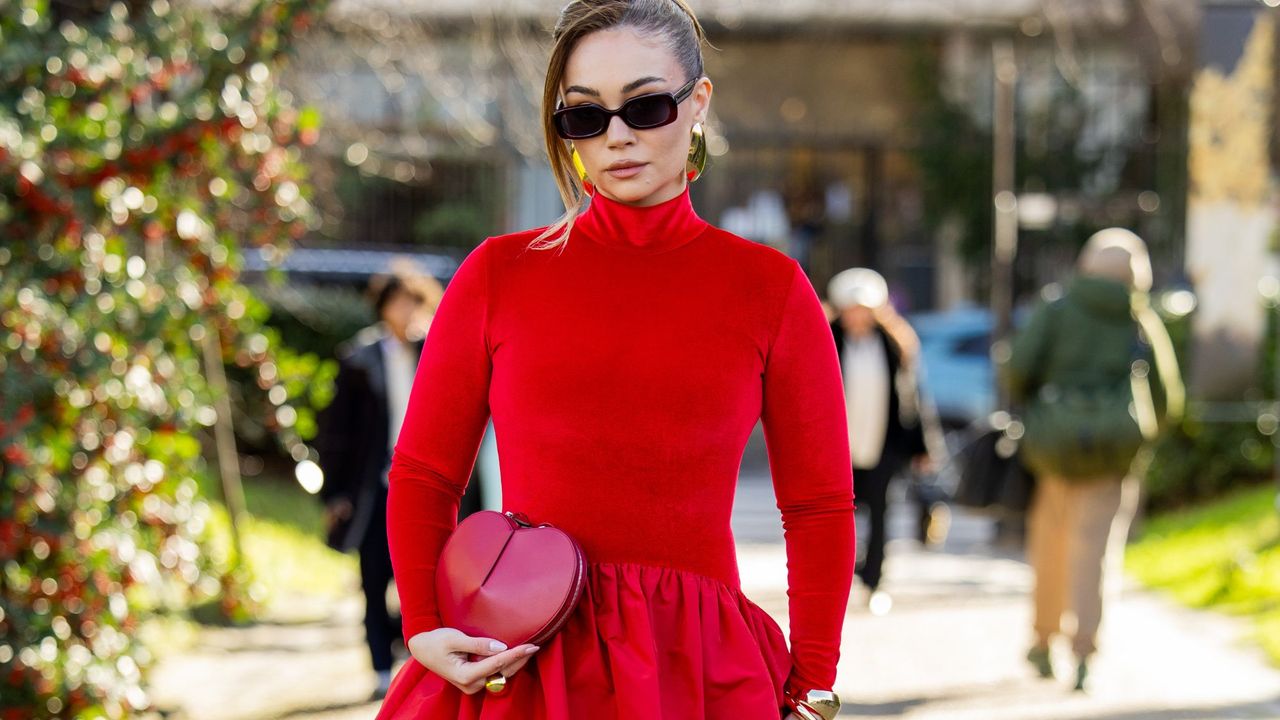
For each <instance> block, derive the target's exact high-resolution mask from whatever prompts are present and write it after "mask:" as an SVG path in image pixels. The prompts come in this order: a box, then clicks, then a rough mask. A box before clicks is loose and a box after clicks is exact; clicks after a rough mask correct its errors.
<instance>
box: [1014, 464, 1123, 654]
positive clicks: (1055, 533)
mask: <svg viewBox="0 0 1280 720" xmlns="http://www.w3.org/2000/svg"><path fill="white" fill-rule="evenodd" d="M1036 480H1037V482H1036V491H1035V498H1034V500H1033V501H1032V506H1031V514H1030V516H1029V517H1028V519H1027V522H1028V527H1027V533H1028V534H1027V558H1028V561H1029V562H1030V563H1031V567H1032V569H1033V570H1034V571H1035V590H1034V600H1035V634H1036V642H1037V644H1038V645H1040V646H1043V647H1047V646H1048V645H1049V641H1050V640H1051V639H1052V638H1053V636H1054V635H1056V634H1058V633H1060V632H1064V630H1065V631H1066V632H1068V633H1069V634H1070V635H1071V636H1072V648H1073V649H1074V650H1075V654H1076V657H1078V658H1082V659H1083V658H1087V657H1089V656H1090V655H1092V654H1093V653H1094V651H1096V650H1097V641H1098V626H1099V625H1100V624H1101V622H1102V605H1103V601H1104V597H1105V596H1107V595H1108V594H1109V587H1110V588H1114V587H1115V586H1114V583H1116V582H1118V580H1119V578H1120V573H1121V570H1122V567H1121V565H1122V563H1123V559H1124V558H1123V556H1124V545H1125V541H1126V540H1127V538H1128V535H1129V524H1130V523H1131V522H1132V521H1133V516H1134V513H1135V512H1137V508H1138V495H1139V491H1140V486H1139V484H1138V480H1137V479H1136V478H1133V477H1126V478H1123V479H1120V478H1099V479H1096V480H1087V481H1082V480H1070V481H1068V480H1064V479H1062V478H1058V477H1040V478H1037V479H1036Z"/></svg>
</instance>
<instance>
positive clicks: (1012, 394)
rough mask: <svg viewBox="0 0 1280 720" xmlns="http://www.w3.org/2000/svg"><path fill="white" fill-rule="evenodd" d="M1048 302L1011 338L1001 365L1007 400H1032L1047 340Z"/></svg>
mask: <svg viewBox="0 0 1280 720" xmlns="http://www.w3.org/2000/svg"><path fill="white" fill-rule="evenodd" d="M1050 312H1052V309H1051V307H1050V305H1049V303H1040V305H1039V306H1037V307H1036V309H1035V310H1034V311H1033V312H1032V314H1031V317H1030V319H1028V320H1027V325H1026V327H1024V328H1022V330H1021V331H1019V332H1018V334H1017V335H1015V336H1014V338H1013V344H1012V347H1011V350H1010V354H1009V359H1008V361H1007V362H1005V363H1004V367H1003V368H1002V370H1003V372H1002V373H1001V374H1002V376H1003V381H1004V383H1005V387H1006V388H1007V389H1008V391H1009V402H1011V403H1013V404H1014V405H1020V404H1022V403H1025V402H1027V401H1028V400H1030V399H1031V396H1032V395H1034V394H1035V393H1036V391H1037V389H1038V384H1039V379H1038V375H1039V374H1040V371H1041V370H1042V368H1043V366H1044V363H1043V356H1044V353H1045V346H1046V345H1047V344H1048V342H1049V313H1050Z"/></svg>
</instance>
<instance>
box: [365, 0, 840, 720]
mask: <svg viewBox="0 0 1280 720" xmlns="http://www.w3.org/2000/svg"><path fill="white" fill-rule="evenodd" d="M554 37H555V46H554V49H553V51H552V55H551V60H550V65H549V67H548V71H547V80H546V88H545V95H544V107H543V120H544V124H545V131H546V142H547V151H548V154H549V156H550V161H551V168H552V171H553V173H554V174H555V177H556V179H557V181H558V183H559V185H560V189H561V193H562V195H563V197H564V201H565V205H566V209H567V212H566V215H565V216H564V218H563V219H562V220H561V221H560V222H558V223H556V224H554V225H552V226H551V227H548V228H538V229H534V230H528V231H525V232H518V233H515V234H511V235H504V236H499V237H491V238H489V239H487V240H486V241H485V242H484V243H482V244H481V245H480V246H479V247H478V248H476V250H475V251H473V252H472V253H471V254H470V255H469V256H468V257H467V259H466V260H465V262H464V263H463V264H462V266H461V267H460V268H459V269H458V272H457V274H456V275H455V277H454V278H453V280H452V282H451V283H450V285H449V287H448V289H447V291H446V293H445V297H444V300H443V302H442V303H441V306H440V309H439V312H438V313H437V315H436V317H435V321H434V323H433V325H432V328H431V331H430V334H429V335H428V337H427V342H426V347H425V349H424V352H423V356H422V361H421V364H420V365H419V370H418V376H417V379H416V381H415V383H414V387H413V394H412V397H411V400H410V405H409V409H408V413H407V416H406V417H405V421H404V430H403V432H402V433H401V435H400V440H399V443H398V444H397V446H396V449H395V456H394V460H393V464H392V469H391V493H390V500H389V518H390V521H389V534H390V540H391V554H392V560H393V563H394V565H395V574H396V579H397V584H398V587H399V589H400V595H401V604H402V608H403V614H404V631H405V637H406V639H407V641H408V645H409V648H410V651H411V653H412V655H413V658H414V660H415V661H416V662H417V663H418V664H420V665H421V666H422V668H424V669H425V670H424V671H423V672H418V673H402V675H401V676H400V677H398V678H397V681H396V682H395V683H393V685H392V688H391V693H390V695H389V696H388V699H387V702H386V703H385V705H384V707H383V712H382V715H381V717H387V718H390V717H420V718H480V717H483V718H520V719H522V720H538V719H544V718H545V719H554V720H579V719H581V718H619V719H625V718H636V719H641V718H643V719H644V720H662V719H667V720H675V719H677V718H678V719H679V720H691V719H694V718H708V719H710V718H717V719H732V720H777V719H778V718H781V717H794V718H824V717H832V716H834V714H835V712H836V710H837V709H838V699H837V698H835V696H834V694H833V693H832V692H831V688H832V685H833V684H834V681H835V672H836V661H837V659H838V656H839V648H840V633H841V625H842V620H843V618H844V613H845V605H846V602H847V601H848V593H849V587H850V583H851V579H852V569H853V568H852V563H853V502H852V500H853V498H852V483H851V477H850V466H849V446H848V442H847V430H846V424H845V414H844V403H843V400H842V394H841V387H840V372H839V367H838V365H837V363H836V354H835V348H834V346H833V344H832V342H831V335H830V329H829V327H828V326H827V324H826V320H825V317H824V315H823V311H822V308H821V305H820V303H819V301H818V298H817V295H816V293H815V292H814V289H813V286H812V285H811V284H810V282H809V280H808V279H807V278H806V277H805V275H804V273H803V272H802V271H801V269H800V267H799V266H798V265H797V264H796V263H795V261H793V260H791V259H790V258H788V257H786V256H785V255H783V254H781V253H779V252H778V251H776V250H773V249H772V248H769V247H766V246H763V245H759V244H757V243H753V242H749V241H747V240H744V239H742V238H739V237H736V236H734V235H731V234H729V233H727V232H725V231H723V230H720V229H718V228H716V227H713V226H711V225H709V224H708V223H707V222H706V221H705V220H703V219H702V218H700V217H699V216H698V215H697V213H696V212H694V209H693V206H692V204H691V202H690V198H689V189H688V184H689V182H690V181H691V180H693V179H696V177H697V174H698V173H699V172H700V170H701V162H702V161H703V160H704V159H705V150H704V146H703V144H702V142H701V124H702V123H704V122H705V121H706V118H707V112H708V109H709V107H710V102H711V94H712V84H711V81H710V80H709V79H708V78H707V77H706V76H705V74H704V73H703V64H702V44H703V41H704V40H703V33H702V29H701V27H700V26H699V24H698V22H697V20H696V19H695V18H694V16H693V13H692V12H691V11H690V9H689V7H688V6H687V5H686V4H685V3H684V2H683V0H582V1H579V2H573V3H570V4H569V5H568V6H566V7H565V9H564V10H563V12H562V13H561V15H560V18H559V21H558V23H557V25H556V29H555V36H554ZM491 414H492V417H493V422H494V428H495V431H496V436H497V443H498V452H499V456H500V459H501V463H502V485H503V487H502V498H503V507H504V509H507V510H513V511H518V512H522V513H525V514H527V515H528V516H529V517H530V518H531V519H532V520H534V521H535V522H540V523H541V522H546V523H551V524H554V525H556V526H557V527H559V528H561V529H563V530H565V531H566V532H568V533H569V534H570V535H571V536H573V537H574V538H576V539H577V540H578V542H579V543H581V545H582V546H583V549H584V550H585V553H586V556H587V559H588V561H589V563H590V567H589V571H588V580H587V588H586V591H585V593H584V596H583V599H582V601H581V603H580V604H579V605H578V606H577V608H576V610H575V612H574V614H573V616H572V617H571V619H570V620H569V622H568V624H567V625H566V626H565V627H564V629H563V630H561V631H560V632H559V633H558V634H556V635H555V636H554V637H552V638H551V640H549V641H547V642H546V643H545V644H544V645H543V646H542V647H534V646H530V645H522V646H518V647H511V648H506V647H502V646H501V644H494V642H493V641H492V640H491V639H489V638H483V637H468V636H466V635H464V634H463V633H462V632H460V631H459V630H457V629H454V628H449V627H441V621H440V619H439V616H438V613H437V611H436V603H435V593H434V584H433V574H434V569H435V565H436V562H437V558H438V556H439V553H440V550H441V547H442V545H443V543H444V542H445V540H446V538H447V536H448V535H449V533H450V532H451V530H452V529H453V527H454V507H455V504H456V503H457V501H458V497H459V496H460V494H461V493H462V492H463V486H464V484H465V481H466V478H467V476H468V475H469V473H470V469H471V465H472V463H473V462H474V459H475V456H476V447H477V445H478V443H479V441H480V437H481V433H482V431H483V429H484V427H485V423H486V420H487V419H488V418H489V416H490V415H491ZM758 420H763V423H764V428H765V434H766V440H767V443H768V449H769V453H770V461H771V465H772V471H773V481H774V486H775V490H776V493H777V498H778V506H779V508H780V509H781V512H782V517H783V521H784V527H785V533H786V543H787V553H788V566H789V568H788V569H789V583H790V588H789V590H790V592H789V598H790V647H788V644H787V640H786V638H785V637H784V636H783V633H782V632H781V630H780V628H779V626H778V625H777V624H776V623H775V622H774V621H773V620H772V619H771V618H770V617H769V615H767V614H766V613H765V612H764V611H763V610H762V609H761V608H759V607H758V606H756V605H755V604H754V603H752V602H751V601H750V600H749V599H747V597H746V596H745V595H743V593H742V590H741V588H740V585H739V578H738V566H737V560H736V556H735V546H734V539H733V535H732V533H731V531H730V525H729V518H730V512H731V507H732V503H733V495H734V489H735V484H736V482H737V475H738V468H739V465H740V462H741V460H742V452H743V449H744V447H745V445H746V442H747V439H748V436H749V435H750V434H751V430H752V428H753V427H754V426H755V424H756V422H757V421H758ZM473 655H479V656H481V657H480V658H479V659H478V660H476V661H474V662H472V661H469V657H470V656H473ZM490 691H492V692H490Z"/></svg>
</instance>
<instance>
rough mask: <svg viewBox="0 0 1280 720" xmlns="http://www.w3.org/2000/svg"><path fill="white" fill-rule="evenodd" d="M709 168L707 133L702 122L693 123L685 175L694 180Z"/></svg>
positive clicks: (690, 180)
mask: <svg viewBox="0 0 1280 720" xmlns="http://www.w3.org/2000/svg"><path fill="white" fill-rule="evenodd" d="M706 169H707V135H706V133H705V132H703V130H702V123H694V124H693V138H692V142H690V144H689V161H688V162H687V163H686V164H685V177H687V178H688V179H689V182H693V181H695V180H697V179H698V178H700V177H702V171H703V170H706Z"/></svg>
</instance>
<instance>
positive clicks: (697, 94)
mask: <svg viewBox="0 0 1280 720" xmlns="http://www.w3.org/2000/svg"><path fill="white" fill-rule="evenodd" d="M713 89H714V86H713V85H712V84H711V78H708V77H706V76H703V77H702V78H701V79H700V80H698V84H697V85H695V86H694V88H693V120H694V122H700V123H704V124H705V123H706V122H707V113H708V112H709V111H710V110H711V91H712V90H713Z"/></svg>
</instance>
